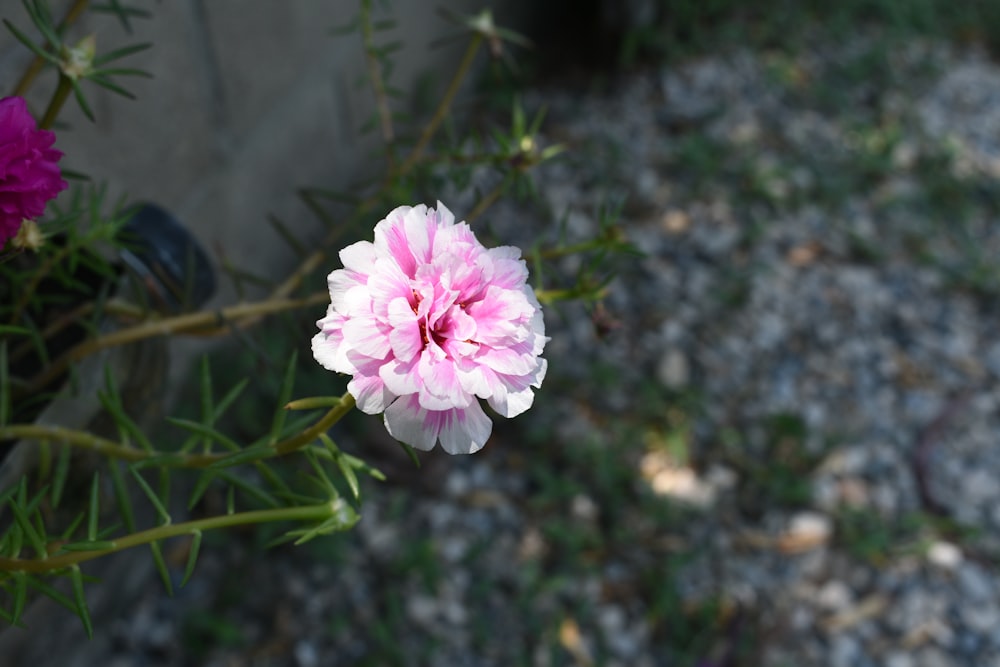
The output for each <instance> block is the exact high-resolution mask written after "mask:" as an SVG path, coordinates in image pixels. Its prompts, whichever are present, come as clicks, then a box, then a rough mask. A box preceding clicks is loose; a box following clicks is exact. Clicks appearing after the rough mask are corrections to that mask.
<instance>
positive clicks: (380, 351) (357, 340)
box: [344, 316, 392, 359]
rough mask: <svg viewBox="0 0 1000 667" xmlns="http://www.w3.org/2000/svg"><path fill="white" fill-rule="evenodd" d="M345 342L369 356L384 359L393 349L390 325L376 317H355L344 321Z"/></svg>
mask: <svg viewBox="0 0 1000 667" xmlns="http://www.w3.org/2000/svg"><path fill="white" fill-rule="evenodd" d="M344 342H345V343H346V344H347V345H349V346H350V347H351V349H353V350H355V351H357V352H359V353H360V354H363V355H365V356H367V357H372V358H375V359H384V358H385V357H386V356H387V355H388V354H389V353H390V352H391V351H392V347H391V346H390V345H389V331H388V327H387V326H385V325H383V324H381V323H380V322H379V321H378V320H376V319H375V318H374V317H371V316H369V317H353V318H350V319H348V320H347V321H346V322H345V323H344Z"/></svg>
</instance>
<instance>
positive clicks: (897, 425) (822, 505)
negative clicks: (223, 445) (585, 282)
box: [107, 35, 1000, 667]
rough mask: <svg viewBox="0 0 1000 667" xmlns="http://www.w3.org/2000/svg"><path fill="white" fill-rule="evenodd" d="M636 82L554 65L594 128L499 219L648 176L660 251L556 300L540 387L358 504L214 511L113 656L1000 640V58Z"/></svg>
mask: <svg viewBox="0 0 1000 667" xmlns="http://www.w3.org/2000/svg"><path fill="white" fill-rule="evenodd" d="M611 88H612V90H611V91H610V92H609V93H606V94H595V93H593V92H590V93H587V94H583V93H581V92H579V91H570V90H565V89H555V88H548V89H544V90H538V91H535V92H533V93H532V94H531V95H530V97H529V98H528V100H527V101H528V103H529V104H530V105H540V104H542V103H543V102H544V103H545V104H546V105H548V107H549V114H548V117H547V121H546V125H545V127H546V130H545V131H546V139H547V140H548V141H550V142H564V143H566V144H568V145H569V146H570V147H571V148H573V149H574V150H573V152H572V154H571V157H570V158H568V159H566V160H563V161H560V162H557V163H553V164H550V165H548V166H546V167H545V168H543V169H542V170H540V173H539V180H538V186H539V187H538V189H539V193H540V196H541V197H540V198H541V202H542V203H541V205H539V204H517V203H503V204H500V205H498V206H497V207H495V208H494V209H492V210H491V213H490V216H489V217H490V218H491V220H492V223H491V224H492V229H493V230H494V231H495V232H496V234H497V236H499V237H501V238H503V239H504V240H505V241H507V242H512V241H513V242H516V241H517V240H518V235H519V234H523V233H524V230H525V229H526V228H527V229H530V228H531V226H532V225H531V223H532V222H534V221H538V220H541V219H543V218H544V216H545V215H552V216H555V217H556V218H561V219H563V220H564V222H565V229H566V233H567V236H568V238H569V240H571V241H572V240H574V239H576V238H585V237H586V236H587V235H590V234H593V233H594V232H595V230H596V228H597V224H598V215H597V213H596V212H597V210H598V208H599V207H600V206H601V204H602V203H604V202H607V201H608V200H609V199H610V200H614V199H615V198H624V202H625V203H624V205H623V207H622V210H621V215H622V220H621V222H622V230H623V231H624V233H625V235H626V236H627V237H628V239H629V240H630V241H631V242H632V243H634V244H635V245H636V246H637V247H638V248H639V249H641V251H642V252H643V253H644V254H643V255H642V256H641V257H639V258H633V259H630V260H629V261H627V262H624V263H622V264H621V266H620V269H621V272H620V274H619V275H618V277H617V278H616V279H615V280H614V281H613V282H612V283H611V285H610V289H609V292H608V295H607V298H606V299H605V300H604V303H603V306H602V308H601V309H598V310H596V311H593V312H588V311H585V310H584V309H583V308H582V307H576V306H566V307H563V308H559V309H555V308H553V309H551V310H550V313H549V314H548V315H547V323H548V325H549V328H550V334H551V336H552V342H551V343H550V346H549V347H548V348H547V355H546V356H547V357H548V358H549V359H550V364H551V371H550V377H549V378H548V379H547V380H546V386H545V387H544V388H543V390H542V392H541V395H540V398H539V400H538V405H537V406H536V409H534V410H532V411H531V412H530V413H529V414H527V415H525V416H524V417H522V418H519V420H517V421H516V422H514V423H513V424H512V425H498V429H497V432H496V435H495V436H494V439H493V441H492V442H491V443H490V444H488V445H487V448H486V450H485V451H484V452H483V453H482V454H479V455H476V456H474V457H470V458H462V459H450V458H446V457H444V456H437V455H435V456H431V457H429V459H428V462H427V463H426V464H425V466H424V469H423V470H422V471H420V472H418V473H416V474H414V473H413V472H412V471H408V470H407V469H406V465H405V463H400V459H399V457H398V456H396V452H393V454H392V455H391V456H387V457H384V461H380V462H384V463H385V465H384V467H385V468H386V470H387V472H388V473H389V475H390V482H389V483H387V484H384V485H381V486H378V487H375V486H374V485H371V484H369V485H368V487H367V488H366V489H365V493H366V494H367V497H366V498H365V502H364V505H363V519H362V521H361V523H360V524H359V526H358V528H357V529H356V530H355V531H354V532H352V533H349V534H346V535H343V536H339V537H336V538H334V539H332V540H329V541H325V542H319V543H316V544H314V545H312V546H310V547H307V548H303V549H299V550H294V549H288V548H279V549H276V550H271V551H267V552H260V551H256V550H254V549H252V548H250V547H249V546H248V545H250V544H252V542H253V540H252V538H251V537H249V536H248V537H247V538H246V539H245V540H239V541H229V542H226V543H209V542H206V545H205V546H204V547H203V553H204V555H203V556H202V559H201V561H200V564H199V570H198V572H197V573H196V576H195V579H194V583H192V584H190V585H189V586H188V587H187V588H185V589H183V590H182V591H181V592H180V593H179V594H178V595H177V597H175V598H173V599H166V598H163V597H162V595H160V594H158V593H150V594H149V595H148V596H146V597H145V598H143V599H142V600H141V601H140V602H139V603H138V604H137V605H136V607H135V608H134V609H133V610H131V613H130V614H129V615H128V616H127V617H125V618H123V619H119V620H117V621H115V622H114V624H113V627H112V635H113V636H114V637H115V640H114V642H112V644H111V650H112V653H113V655H112V657H110V658H109V660H108V662H107V664H112V665H123V666H124V665H192V664H205V665H219V666H222V665H296V666H299V667H313V666H320V665H363V664H370V665H380V664H407V665H410V664H412V665H442V666H443V665H451V666H454V665H463V666H466V665H467V666H476V665H484V666H485V665H518V664H524V665H596V664H600V665H609V666H611V665H636V666H647V665H648V666H654V665H697V666H699V667H710V666H711V667H735V666H742V665H767V666H775V667H778V666H782V665H787V666H801V665H821V666H825V665H829V666H830V667H840V666H844V667H848V666H850V667H863V666H865V665H873V666H874V665H885V666H887V667H946V666H960V665H962V666H964V665H968V666H977V667H986V666H990V665H997V666H1000V582H998V579H997V577H996V571H997V563H998V554H1000V539H998V536H1000V483H998V481H997V480H998V479H1000V448H998V447H997V446H996V438H997V436H996V434H997V433H1000V416H998V410H997V407H998V402H1000V390H998V384H997V379H998V376H1000V342H997V340H996V339H995V338H994V334H995V333H996V332H997V331H998V330H1000V326H998V325H1000V308H998V307H997V306H996V294H997V291H996V289H997V287H998V286H1000V280H998V274H997V270H996V264H995V261H994V260H993V258H994V257H995V256H996V250H998V249H1000V224H998V223H1000V219H998V216H1000V188H998V187H997V185H996V183H995V178H996V175H997V173H998V171H1000V67H998V66H997V65H996V64H995V63H993V62H990V61H989V60H988V59H986V58H985V57H984V56H982V55H980V54H978V53H976V52H974V51H956V50H953V49H952V48H951V47H947V46H944V45H941V44H934V43H924V44H918V43H911V44H909V45H908V46H907V47H906V48H899V49H896V48H892V49H888V48H880V45H879V43H878V42H877V40H875V39H874V38H873V37H872V36H870V35H869V36H862V37H858V38H857V39H856V40H854V41H853V42H847V43H838V44H824V43H823V42H822V40H817V42H816V46H815V47H814V48H813V49H812V50H810V51H808V52H805V53H801V54H797V55H795V56H788V55H782V54H777V53H770V54H754V53H747V52H735V53H732V54H728V55H726V56H717V57H712V58H706V59H700V60H695V61H692V62H689V63H687V64H684V65H681V66H674V67H671V68H670V69H669V71H661V72H645V73H642V74H636V75H630V76H628V77H623V78H622V79H621V80H619V81H616V82H615V83H614V84H613V85H612V86H611ZM442 199H443V200H445V201H447V202H448V203H449V206H450V207H451V208H452V210H455V211H456V212H459V211H462V210H468V208H469V206H468V205H467V204H468V202H465V201H463V199H462V196H461V195H459V194H454V195H451V196H450V198H448V199H446V198H445V197H443V196H442ZM526 221H527V222H526ZM536 224H541V223H536ZM579 268H580V266H579V259H576V258H566V259H564V260H561V264H560V266H559V271H562V272H565V273H566V274H572V273H573V272H575V271H577V270H578V269H579ZM595 324H596V326H595ZM341 439H342V440H343V441H345V442H346V443H347V444H348V445H350V441H351V439H352V438H351V435H350V434H344V435H342V437H341ZM354 439H355V440H360V438H357V437H355V438H354ZM678 442H680V449H677V447H675V446H674V445H676V443H678ZM672 443H673V444H672ZM587 457H589V458H587ZM539 461H542V462H543V463H539ZM564 464H565V465H564ZM540 466H541V467H542V468H544V469H543V470H539V467H540ZM588 466H589V468H588ZM588 469H589V471H590V472H587V473H586V474H587V475H592V477H590V476H588V477H584V478H576V479H573V478H570V479H567V477H573V476H576V475H579V474H580V471H581V470H588ZM560 531H561V532H560ZM181 562H183V561H182V559H181Z"/></svg>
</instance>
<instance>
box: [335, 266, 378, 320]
mask: <svg viewBox="0 0 1000 667" xmlns="http://www.w3.org/2000/svg"><path fill="white" fill-rule="evenodd" d="M364 280H365V279H364V277H363V276H361V274H359V273H355V272H353V271H348V270H346V269H337V270H336V271H334V272H333V273H331V274H330V275H329V276H327V279H326V282H327V285H328V286H329V288H330V303H331V305H333V307H334V309H336V310H337V311H338V312H340V313H342V314H343V315H363V314H366V313H370V312H371V303H372V300H371V295H369V293H368V288H367V287H365V283H364Z"/></svg>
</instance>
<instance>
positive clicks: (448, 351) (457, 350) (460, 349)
mask: <svg viewBox="0 0 1000 667" xmlns="http://www.w3.org/2000/svg"><path fill="white" fill-rule="evenodd" d="M441 349H442V350H444V354H445V356H446V357H448V358H449V359H452V360H454V361H458V360H459V359H465V358H470V357H474V356H476V353H477V352H479V343H476V342H473V341H466V340H457V339H455V338H448V339H446V340H445V341H444V342H443V343H441Z"/></svg>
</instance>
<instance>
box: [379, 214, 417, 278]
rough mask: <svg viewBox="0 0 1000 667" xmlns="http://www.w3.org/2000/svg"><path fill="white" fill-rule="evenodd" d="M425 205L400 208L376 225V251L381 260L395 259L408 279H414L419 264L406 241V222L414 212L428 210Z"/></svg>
mask: <svg viewBox="0 0 1000 667" xmlns="http://www.w3.org/2000/svg"><path fill="white" fill-rule="evenodd" d="M426 208H427V207H425V206H424V205H423V204H420V205H419V206H416V207H410V206H399V207H397V208H394V209H393V210H392V211H390V212H389V215H387V216H385V218H384V219H383V220H381V221H379V223H378V224H377V225H375V250H376V252H377V253H378V256H379V257H380V258H386V259H393V260H395V262H396V263H397V264H398V265H399V268H400V269H402V271H403V273H404V274H406V275H407V276H408V277H410V278H412V277H413V272H414V271H415V270H416V268H417V263H416V261H415V260H414V259H413V253H411V252H410V250H409V246H408V244H407V241H406V231H405V229H404V221H405V219H406V216H408V215H409V214H410V213H411V212H412V211H414V210H419V211H420V212H421V213H423V211H425V210H426Z"/></svg>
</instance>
